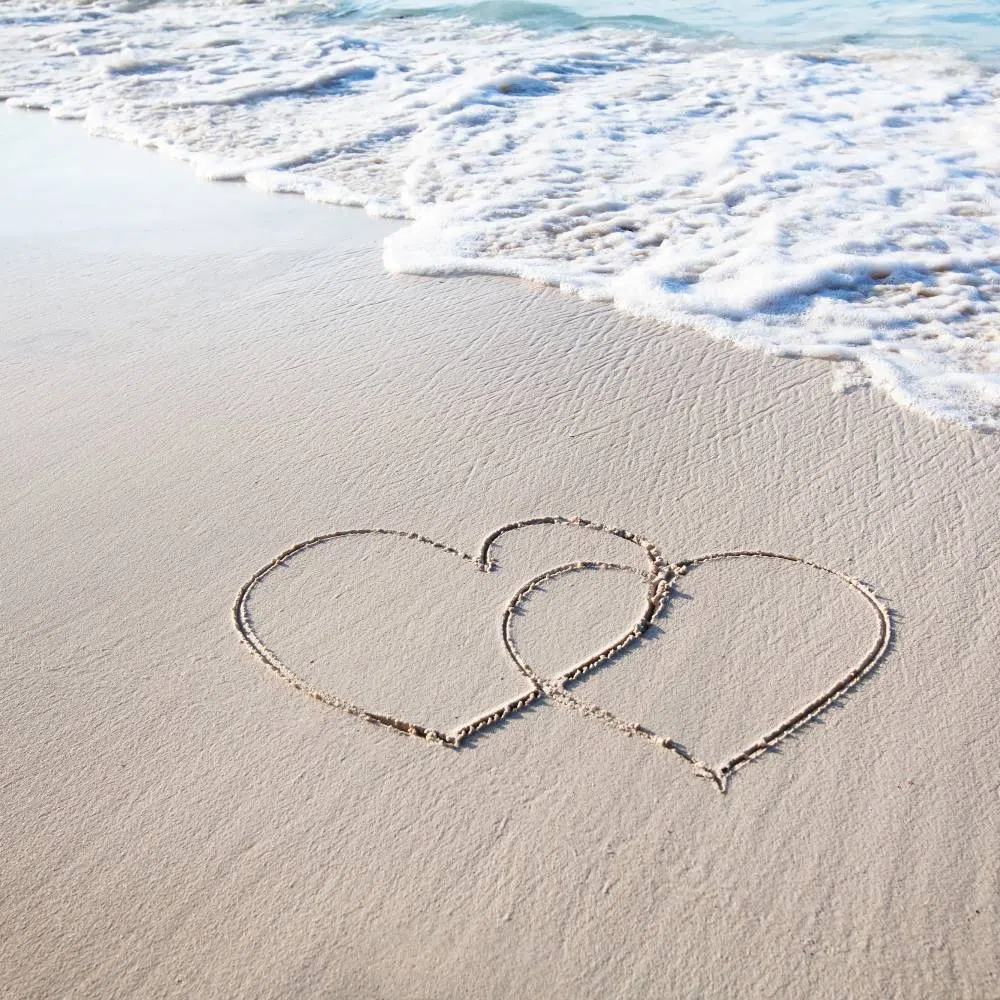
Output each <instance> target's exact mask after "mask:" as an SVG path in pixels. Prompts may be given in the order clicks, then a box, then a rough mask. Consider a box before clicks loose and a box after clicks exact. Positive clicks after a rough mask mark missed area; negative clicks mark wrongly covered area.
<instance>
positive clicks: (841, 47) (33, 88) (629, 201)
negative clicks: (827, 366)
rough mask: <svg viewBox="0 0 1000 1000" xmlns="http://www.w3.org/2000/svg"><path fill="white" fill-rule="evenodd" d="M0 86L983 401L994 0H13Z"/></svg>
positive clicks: (991, 258)
mask: <svg viewBox="0 0 1000 1000" xmlns="http://www.w3.org/2000/svg"><path fill="white" fill-rule="evenodd" d="M0 98H4V99H6V100H7V101H8V102H10V103H11V104H14V105H16V106H21V107H29V108H44V109H47V110H49V111H50V113H52V114H54V115H57V116H59V117H63V118H72V119H80V120H82V121H83V122H84V123H85V124H86V126H87V127H88V128H90V129H91V130H93V131H95V132H98V133H101V134H104V135H110V136H115V137H118V138H121V139H125V140H128V141H130V142H134V143H139V144H141V145H144V146H149V147H152V148H156V149H159V150H161V151H163V152H165V153H167V154H169V155H172V156H176V157H181V158H183V159H185V160H187V161H190V162H191V164H192V165H193V167H194V168H195V169H196V170H197V171H198V172H199V173H200V174H201V175H202V176H204V177H206V178H213V179H219V180H237V179H239V180H246V181H247V182H248V183H250V184H253V185H256V186H258V187H260V188H263V189H265V190H268V191H281V192H295V193H299V194H301V195H304V196H305V197H307V198H310V199H313V200H316V201H321V202H332V203H337V204H348V205H357V206H361V207H363V208H364V209H365V210H367V211H368V212H370V213H372V214H374V215H380V216H387V217H393V218H398V219H401V220H405V224H404V225H403V226H402V227H401V228H400V230H399V231H398V232H397V233H395V234H394V235H393V236H391V237H390V238H389V239H388V240H387V242H386V245H385V251H384V257H385V263H386V266H387V267H388V268H389V269H390V270H395V271H405V272H411V273H417V274H463V273H487V274H504V275H514V276H519V277H521V278H524V279H527V280H532V281H539V282H545V283H548V284H551V285H554V286H557V287H560V288H562V289H564V290H566V291H567V292H572V293H575V294H579V295H582V296H585V297H587V298H590V299H596V300H605V301H608V302H612V303H614V304H615V305H616V306H617V307H618V308H620V309H622V310H625V311H627V312H631V313H635V314H638V315H643V316H648V317H652V318H655V319H659V320H662V321H665V324H670V323H672V322H682V323H685V324H687V325H694V326H696V327H698V328H700V329H702V330H704V331H705V332H706V333H708V334H711V335H714V336H719V337H725V338H729V339H731V340H734V341H736V342H738V343H741V344H745V345H748V346H754V347H758V348H762V349H765V350H769V351H773V352H777V353H780V354H783V355H790V356H802V357H821V358H828V359H831V360H834V361H839V362H841V365H840V367H839V368H838V379H837V382H838V384H839V385H841V386H850V385H852V384H857V383H859V382H863V381H865V380H871V381H873V382H874V383H876V384H877V385H878V386H879V387H881V388H882V389H883V390H884V391H886V392H887V393H889V394H890V395H891V396H892V398H893V399H895V400H896V401H898V402H899V403H900V404H902V405H906V406H912V407H916V408H917V409H919V410H920V411H921V412H923V413H925V414H927V415H928V416H931V417H935V418H943V419H947V420H952V421H957V422H960V423H964V424H966V425H969V426H974V427H980V428H991V429H995V428H998V427H1000V2H998V0H950V2H949V0H944V2H928V3H920V2H911V0H868V2H863V0H838V2H836V3H834V2H828V3H821V2H818V0H715V2H711V3H709V2H704V0H698V2H695V3H682V2H680V0H618V2H616V3H613V4H611V3H602V2H600V0H576V3H575V4H574V5H573V6H572V7H556V6H550V5H540V4H530V3H525V2H513V0H507V2H495V3H475V4H465V5H454V4H453V5H448V6H437V7H434V6H430V5H421V4H419V3H414V2H412V0H406V2H401V3H392V4H390V3H386V2H382V3H375V2H365V3H361V4H352V5H347V4H341V5H336V4H333V3H326V2H315V0H314V2H293V0H263V2H259V3H253V4H249V3H235V2H227V0H214V2H203V0H158V2H141V0H131V2H128V3H121V2H115V3H109V2H96V3H88V4H80V3H78V2H61V0H46V2H32V3H25V2H22V0H7V2H5V3H4V4H3V5H2V6H0ZM670 329H671V328H670V326H669V325H665V326H664V336H669V335H670Z"/></svg>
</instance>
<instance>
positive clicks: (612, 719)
mask: <svg viewBox="0 0 1000 1000" xmlns="http://www.w3.org/2000/svg"><path fill="white" fill-rule="evenodd" d="M541 525H557V526H572V527H575V528H581V529H585V530H586V531H590V532H597V533H600V534H602V535H604V536H610V537H611V538H613V539H616V540H620V541H624V542H626V543H628V544H629V545H631V546H635V547H636V549H637V550H638V552H639V554H640V556H641V564H642V566H643V569H641V570H639V569H637V568H636V567H635V566H633V565H624V564H622V563H619V562H613V561H605V560H592V561H577V562H567V563H563V564H561V565H557V566H555V567H553V568H551V569H548V570H546V571H544V572H543V573H540V574H538V575H536V576H534V577H533V578H532V579H530V580H529V581H528V582H526V583H524V584H523V585H522V586H521V587H520V588H519V589H518V590H517V591H516V593H515V594H514V596H513V597H512V598H511V599H510V601H509V602H508V603H507V605H506V607H505V608H504V611H503V615H502V620H501V623H500V636H501V641H502V644H503V648H504V650H505V652H506V654H507V656H508V657H509V659H510V660H511V661H512V662H513V663H514V664H515V665H516V667H517V669H518V671H519V674H520V676H521V677H522V678H523V681H524V687H523V688H522V690H521V691H519V692H517V693H516V694H514V695H513V696H510V697H508V698H506V699H505V700H503V701H502V702H501V703H500V704H490V705H487V706H484V707H483V708H481V709H480V710H479V711H478V712H473V713H471V715H470V717H469V718H468V719H467V721H465V722H464V723H463V724H461V725H458V726H456V727H454V728H451V729H449V730H447V731H446V730H443V729H440V728H435V727H433V726H431V725H427V724H425V723H424V722H421V721H415V720H409V719H405V718H401V717H399V716H398V715H395V714H390V713H388V712H382V711H378V710H374V709H372V708H363V707H361V706H359V705H357V704H355V703H354V702H353V701H351V700H349V699H347V698H344V697H341V696H339V695H337V694H334V693H331V692H328V691H325V690H319V689H316V688H314V687H313V686H312V685H311V684H310V683H309V682H308V681H307V680H306V679H305V678H304V677H303V675H302V672H301V670H296V669H293V668H292V667H291V666H289V665H288V664H287V663H285V662H284V661H283V660H282V658H281V657H280V656H279V655H278V653H277V652H275V650H274V649H272V648H271V647H270V646H269V645H268V644H267V643H265V641H264V639H263V638H262V637H261V635H260V634H259V631H258V629H257V627H256V626H255V623H254V619H253V614H252V609H251V600H252V598H253V596H254V592H255V590H256V589H257V588H258V587H259V586H261V585H262V584H264V583H265V582H266V581H268V579H269V578H270V577H271V576H272V574H274V573H275V572H277V571H278V570H279V569H281V568H283V567H289V566H292V565H294V563H295V562H296V560H297V559H299V558H300V557H302V556H303V555H304V554H305V553H308V552H310V551H315V550H316V549H317V548H318V547H321V546H326V545H328V544H330V543H333V542H336V541H337V540H343V539H355V540H359V541H360V540H364V539H366V537H371V538H376V539H382V540H385V539H389V540H396V539H398V540H402V541H406V542H409V543H416V544H417V545H421V546H428V547H430V548H431V549H433V550H435V551H437V552H439V553H443V554H447V555H450V556H453V557H456V558H457V559H459V560H461V561H462V562H463V563H466V564H468V565H469V567H470V569H471V570H473V571H476V572H481V573H490V572H492V571H494V570H495V569H496V568H497V564H496V561H495V559H494V553H495V549H496V546H497V543H498V542H499V541H500V539H501V538H502V537H503V536H505V535H508V534H510V533H512V532H515V531H518V530H520V529H523V528H529V527H534V526H541ZM749 558H755V559H770V560H779V561H784V562H787V563H795V564H798V565H800V566H805V567H809V568H811V569H813V570H816V571H818V572H821V573H825V574H830V575H831V576H833V577H834V578H836V579H837V580H839V581H840V582H841V583H843V584H844V585H845V586H848V587H850V588H852V589H853V590H855V591H856V592H857V593H858V594H860V595H861V597H862V598H863V599H864V601H865V602H866V603H867V604H868V606H870V608H871V610H872V612H873V615H874V617H875V621H876V630H875V634H874V638H873V641H872V645H871V647H870V648H869V650H868V652H867V654H866V655H865V656H864V657H863V658H862V659H861V661H860V662H858V663H856V664H855V665H854V666H853V667H851V668H850V669H849V670H848V671H846V672H845V673H844V674H843V675H841V676H840V677H838V678H837V679H836V680H835V681H834V682H833V683H832V684H831V685H830V686H829V687H828V688H827V689H826V690H824V691H823V692H821V693H820V694H818V695H817V696H815V697H814V698H812V699H810V700H809V702H808V703H807V704H805V705H803V706H801V707H800V708H799V709H797V710H796V711H794V712H793V713H792V714H791V715H790V716H788V717H787V718H785V719H784V720H783V721H779V722H776V723H775V724H773V725H772V726H770V727H769V728H768V729H767V730H766V731H765V733H764V735H762V736H761V737H760V738H758V739H757V740H755V741H753V742H752V743H751V744H749V745H747V746H745V747H743V748H742V749H740V750H738V751H737V752H736V753H734V754H733V755H731V756H730V757H729V758H728V759H727V760H725V761H723V762H722V763H720V764H717V765H712V766H710V765H708V764H706V763H705V762H704V761H702V760H699V759H698V758H697V757H696V756H695V754H694V753H693V752H692V751H691V750H689V749H688V748H687V747H685V746H683V745H682V744H680V743H678V742H677V741H675V740H674V739H672V738H670V737H669V736H664V735H658V734H656V733H654V732H653V731H652V730H651V729H649V728H647V727H646V726H644V725H642V724H641V723H639V722H630V721H627V720H625V719H622V718H620V717H619V716H618V715H616V714H614V713H613V712H610V711H608V710H606V709H604V708H601V707H599V706H597V705H592V704H587V703H586V702H585V701H582V700H580V699H578V698H577V697H575V696H574V695H573V694H572V693H571V691H570V690H569V688H570V686H571V685H572V684H573V682H574V681H576V680H578V679H580V678H582V677H583V676H584V675H585V674H587V673H588V672H590V671H591V670H593V669H595V668H596V667H599V666H606V665H608V664H609V663H610V662H611V661H612V660H615V659H617V658H619V657H621V656H623V655H624V654H626V653H627V651H628V650H629V649H630V648H632V647H633V646H634V644H635V643H637V642H638V641H639V640H640V639H641V638H642V637H643V636H644V635H645V633H646V632H647V630H648V629H649V626H650V625H651V624H652V622H653V620H654V619H655V618H656V617H657V615H659V614H660V613H661V611H663V609H664V607H665V605H666V603H667V602H668V601H669V599H670V597H671V594H672V589H673V586H674V583H675V582H676V580H677V579H678V577H680V576H682V575H683V574H685V573H686V572H688V571H689V570H691V569H693V568H694V567H696V566H698V565H702V564H705V563H709V562H718V561H721V560H738V559H749ZM593 572H600V573H617V574H625V575H628V576H630V577H631V578H632V579H633V580H634V579H635V578H636V577H638V578H639V579H640V580H641V583H642V586H643V588H644V593H645V598H644V602H643V605H642V607H641V609H640V611H639V614H638V616H637V617H636V618H635V620H634V621H632V622H631V623H630V624H629V626H628V627H627V628H626V629H624V630H623V631H621V632H620V633H619V634H618V635H617V636H616V638H614V639H613V640H612V641H611V642H609V643H608V644H607V645H606V646H604V648H602V649H600V650H599V651H597V652H595V653H593V654H591V655H589V656H586V657H585V658H583V659H581V660H580V661H579V662H576V663H574V664H572V665H571V666H569V667H564V668H563V669H561V670H559V671H557V672H556V673H554V674H551V675H547V672H546V671H545V670H544V668H543V667H542V666H539V665H536V664H530V663H529V662H528V661H527V659H526V658H525V656H524V655H523V654H522V652H521V650H520V649H519V647H518V645H517V642H516V640H515V635H514V622H515V620H516V619H517V617H518V616H520V615H523V614H524V612H525V611H526V606H527V604H528V602H529V601H530V598H531V595H532V594H533V593H534V592H536V591H538V590H541V589H543V588H544V587H545V585H546V584H548V583H551V582H553V581H555V580H558V579H560V578H563V577H567V576H568V575H570V574H581V573H593ZM233 615H234V620H235V624H236V628H237V630H238V631H239V633H240V635H241V636H242V637H243V639H244V640H245V641H246V642H247V644H248V645H249V646H250V647H251V649H252V650H253V651H254V652H255V653H256V654H257V656H259V657H260V658H261V659H262V660H263V661H264V662H265V663H266V664H267V665H268V666H269V667H270V668H271V669H272V670H273V671H274V672H275V673H277V674H278V675H279V676H280V677H281V678H283V679H284V680H285V681H287V682H288V683H289V684H291V685H292V686H293V687H294V688H296V689H297V690H300V691H303V692H304V693H306V694H308V695H309V696H310V697H311V698H313V699H315V700H316V701H319V702H322V703H323V704H326V705H329V706H331V707H333V708H338V709H340V710H341V711H344V712H347V713H348V714H350V715H353V716H355V717H357V718H360V719H363V720H364V721H367V722H371V723H375V724H377V725H382V726H387V727H389V728H391V729H394V730H397V731H399V732H402V733H406V734H408V735H411V736H417V737H421V738H423V739H425V740H429V741H431V742H434V743H439V744H442V745H444V746H448V747H453V748H458V747H459V746H461V745H462V743H463V741H465V740H466V739H467V738H468V737H469V736H471V735H472V734H474V733H481V732H483V731H484V730H486V729H488V728H489V727H491V726H493V725H495V724H496V723H497V722H499V721H500V720H501V719H503V718H504V717H506V716H508V715H510V714H511V713H515V712H518V711H520V710H522V709H524V708H525V707H527V706H528V705H530V704H532V703H533V702H535V701H537V700H539V699H542V698H547V699H549V700H551V701H552V702H554V703H555V704H557V705H560V706H561V707H564V708H569V709H572V710H573V711H576V712H577V713H579V714H580V715H582V716H584V717H586V718H591V719H594V720H596V721H598V722H600V723H601V724H603V725H605V726H609V727H611V728H612V729H614V730H616V731H618V732H622V733H624V734H626V735H629V736H638V737H640V738H642V739H644V740H647V741H649V742H650V743H652V744H654V745H657V746H659V747H662V748H664V749H666V750H668V751H671V752H672V753H673V754H676V755H677V756H678V757H680V758H681V759H683V760H684V761H685V762H686V763H687V764H689V765H690V766H691V767H692V768H693V770H694V773H695V774H697V775H698V776H700V777H706V778H709V779H710V780H712V781H713V783H714V784H715V785H716V787H717V788H718V789H719V790H720V791H722V792H725V791H726V788H727V785H728V781H729V779H730V777H731V776H732V774H733V773H734V772H735V771H736V770H738V769H739V768H741V767H742V766H744V765H745V764H747V763H749V762H750V761H752V760H754V759H756V758H757V757H759V756H761V755H762V754H764V753H765V752H766V751H768V750H771V749H774V748H775V747H777V746H778V745H779V744H780V743H782V742H783V741H784V740H785V739H787V738H788V737H789V736H791V735H792V733H794V732H796V731H797V730H799V729H801V728H802V727H803V726H805V725H806V724H807V723H809V722H810V721H812V720H814V719H816V717H817V716H819V715H820V714H822V713H823V712H825V711H826V710H827V709H828V708H829V707H830V706H831V705H832V704H833V703H834V702H835V701H836V700H837V699H838V698H840V697H841V696H842V695H843V694H845V693H846V692H847V691H848V690H849V689H850V688H852V687H854V686H855V685H856V684H857V683H858V682H859V681H860V680H861V679H862V678H863V677H864V676H865V675H866V674H868V673H869V672H870V671H871V670H872V669H873V668H874V667H875V665H876V664H877V663H878V662H879V661H880V660H881V659H882V657H883V656H884V655H885V653H886V650H887V649H888V646H889V642H890V636H891V622H890V618H889V612H888V610H887V609H886V607H885V606H884V605H883V604H882V602H881V601H879V599H878V598H877V597H876V596H875V594H874V592H873V591H872V590H870V589H869V588H868V587H866V586H865V585H864V584H862V583H861V582H860V581H858V580H856V579H854V578H852V577H848V576H846V575H845V574H842V573H839V572H838V571H836V570H833V569H829V568H828V567H825V566H821V565H819V564H818V563H814V562H810V561H809V560H806V559H801V558H799V557H797V556H789V555H782V554H779V553H773V552H762V551H733V552H718V553H713V554H711V555H706V556H699V557H697V558H694V559H687V560H683V561H681V562H677V563H670V562H668V561H667V560H666V559H665V558H664V557H663V555H662V553H661V551H660V549H659V547H658V546H657V545H656V544H655V543H654V542H652V541H650V540H649V539H646V538H643V537H641V536H640V535H638V534H635V533H633V532H631V531H628V530H627V529H625V528H621V527H617V526H611V525H605V524H601V523H599V522H596V521H588V520H585V519H583V518H579V517H572V518H570V517H538V518H530V519H528V520H524V521H518V522H514V523H512V524H506V525H503V526H502V527H500V528H497V529H496V530H495V531H493V532H492V533H491V534H489V535H488V536H487V537H486V538H485V539H484V541H483V543H482V545H481V546H480V549H479V552H478V554H477V555H469V554H467V553H464V552H461V551H460V550H459V549H457V548H454V547H452V546H450V545H447V544H445V543H442V542H437V541H434V540H433V539H430V538H427V537H426V536H423V535H420V534H417V533H414V532H405V531H400V530H396V529H390V528H358V529H350V530H345V531H336V532H330V533H328V534H323V535H317V536H316V537H314V538H310V539H308V540H306V541H304V542H300V543H298V544H297V545H294V546H292V547H291V548H290V549H287V550H286V551H285V552H282V553H281V554H280V555H279V556H277V557H276V558H275V559H273V560H272V561H271V562H270V563H268V564H267V565H266V566H264V567H262V568H261V569H260V570H258V571H257V572H256V573H255V574H254V575H253V576H252V577H251V578H250V579H249V580H248V581H247V582H246V583H245V584H244V585H243V587H242V588H241V590H240V592H239V595H238V597H237V600H236V604H235V607H234V609H233Z"/></svg>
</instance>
